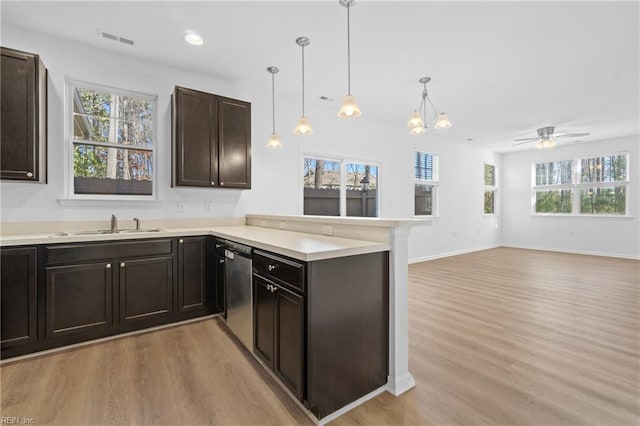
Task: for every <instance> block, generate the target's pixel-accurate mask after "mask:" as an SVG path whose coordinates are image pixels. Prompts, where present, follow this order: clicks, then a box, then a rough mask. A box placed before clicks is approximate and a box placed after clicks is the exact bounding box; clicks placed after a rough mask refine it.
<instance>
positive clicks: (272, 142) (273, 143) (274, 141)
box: [267, 133, 282, 148]
mask: <svg viewBox="0 0 640 426" xmlns="http://www.w3.org/2000/svg"><path fill="white" fill-rule="evenodd" d="M267 148H282V142H280V136H278V134H277V133H271V137H270V138H269V140H268V141H267Z"/></svg>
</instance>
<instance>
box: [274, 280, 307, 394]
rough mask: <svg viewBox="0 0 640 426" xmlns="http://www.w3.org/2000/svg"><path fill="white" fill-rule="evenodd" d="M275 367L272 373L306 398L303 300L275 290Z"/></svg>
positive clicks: (280, 289) (300, 297) (294, 391)
mask: <svg viewBox="0 0 640 426" xmlns="http://www.w3.org/2000/svg"><path fill="white" fill-rule="evenodd" d="M275 288H276V291H275V292H274V294H275V304H276V312H275V328H276V336H275V338H276V340H275V350H276V355H275V365H274V368H273V370H274V371H275V373H276V374H277V375H278V377H280V379H281V380H282V382H283V383H284V384H285V385H287V387H288V388H289V389H290V390H291V392H292V393H293V394H294V395H296V396H297V397H298V399H299V400H300V401H302V399H303V377H304V372H303V368H304V326H303V324H304V299H303V298H302V296H298V295H297V294H294V293H292V292H289V291H287V290H285V289H284V288H282V287H275Z"/></svg>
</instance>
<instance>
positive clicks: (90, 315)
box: [45, 262, 113, 337]
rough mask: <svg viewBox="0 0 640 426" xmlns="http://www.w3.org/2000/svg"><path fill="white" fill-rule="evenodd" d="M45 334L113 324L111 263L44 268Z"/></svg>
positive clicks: (56, 333)
mask: <svg viewBox="0 0 640 426" xmlns="http://www.w3.org/2000/svg"><path fill="white" fill-rule="evenodd" d="M45 287H46V294H45V300H46V301H45V310H46V319H45V323H46V326H45V330H46V336H47V337H54V336H60V335H68V334H76V333H84V332H88V331H92V330H96V329H100V328H107V327H111V326H112V325H113V263H112V262H96V263H88V264H82V265H66V266H54V267H47V268H46V283H45Z"/></svg>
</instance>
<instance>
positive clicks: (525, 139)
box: [513, 138, 540, 142]
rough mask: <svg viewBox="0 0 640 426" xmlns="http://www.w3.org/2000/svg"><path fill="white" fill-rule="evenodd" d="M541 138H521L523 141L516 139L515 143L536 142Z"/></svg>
mask: <svg viewBox="0 0 640 426" xmlns="http://www.w3.org/2000/svg"><path fill="white" fill-rule="evenodd" d="M538 139H540V138H521V139H514V140H513V141H514V142H520V141H535V140H538Z"/></svg>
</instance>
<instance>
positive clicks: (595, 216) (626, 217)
mask: <svg viewBox="0 0 640 426" xmlns="http://www.w3.org/2000/svg"><path fill="white" fill-rule="evenodd" d="M530 216H531V217H553V218H560V217H564V218H567V219H578V218H579V219H621V220H632V219H634V217H633V216H629V215H613V214H555V213H547V214H540V213H537V214H536V213H532V214H531V215H530Z"/></svg>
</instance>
